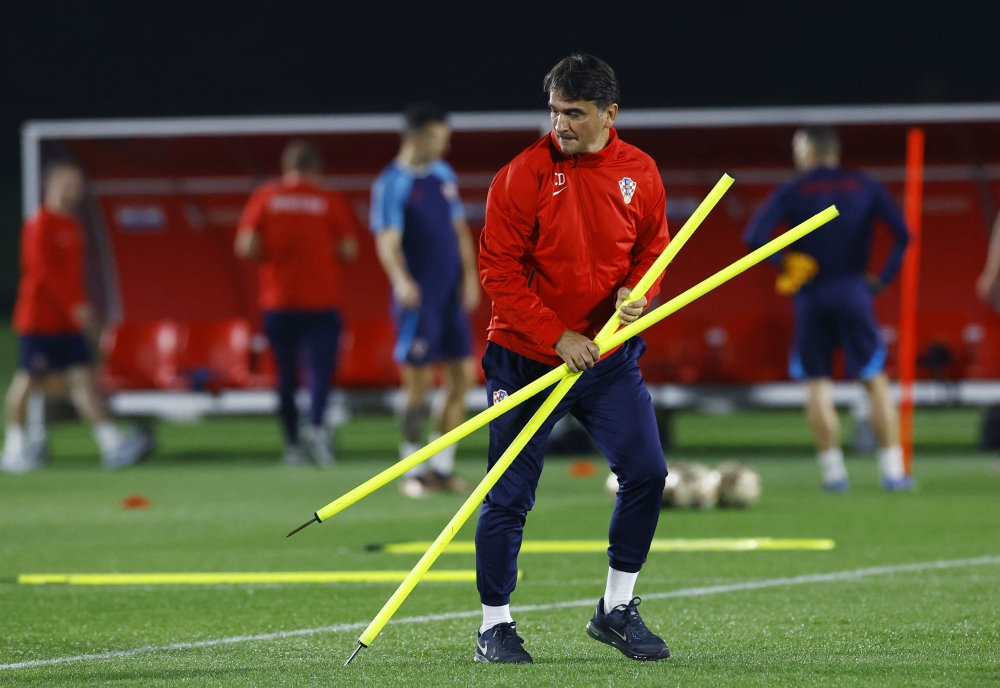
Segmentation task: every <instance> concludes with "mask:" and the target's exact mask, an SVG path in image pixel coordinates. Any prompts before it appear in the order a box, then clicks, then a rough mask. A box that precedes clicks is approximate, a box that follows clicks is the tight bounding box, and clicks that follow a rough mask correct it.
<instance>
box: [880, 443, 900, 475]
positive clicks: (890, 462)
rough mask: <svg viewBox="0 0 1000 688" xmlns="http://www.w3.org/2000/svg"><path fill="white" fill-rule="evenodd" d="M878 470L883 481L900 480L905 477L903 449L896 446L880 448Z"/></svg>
mask: <svg viewBox="0 0 1000 688" xmlns="http://www.w3.org/2000/svg"><path fill="white" fill-rule="evenodd" d="M878 470H879V473H881V474H882V479H883V480H902V479H903V478H904V477H906V468H904V467H903V448H902V447H901V446H899V445H898V444H896V445H893V446H891V447H880V448H879V450H878Z"/></svg>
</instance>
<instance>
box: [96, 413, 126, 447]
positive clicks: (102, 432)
mask: <svg viewBox="0 0 1000 688" xmlns="http://www.w3.org/2000/svg"><path fill="white" fill-rule="evenodd" d="M94 439H95V440H97V446H98V447H100V449H101V453H102V454H112V453H114V452H115V451H117V450H118V447H119V446H121V443H122V433H121V431H120V430H119V429H118V427H117V426H116V425H115V424H114V423H112V422H111V421H104V422H102V423H96V424H95V425H94Z"/></svg>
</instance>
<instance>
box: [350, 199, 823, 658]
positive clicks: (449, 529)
mask: <svg viewBox="0 0 1000 688" xmlns="http://www.w3.org/2000/svg"><path fill="white" fill-rule="evenodd" d="M839 214H840V213H839V212H838V211H837V209H836V207H834V206H830V207H829V208H827V209H826V210H824V211H823V212H821V213H819V214H817V215H815V216H813V217H812V218H810V219H809V220H806V221H805V222H803V223H802V224H800V225H798V226H797V227H795V228H793V229H791V230H789V231H787V232H785V233H784V234H782V235H781V236H780V237H778V238H776V239H774V240H772V241H770V242H768V243H767V244H765V245H764V246H762V247H761V248H759V249H757V250H756V251H754V252H753V253H751V254H749V255H747V256H745V257H743V258H741V259H740V260H738V261H736V262H735V263H733V264H732V265H730V266H729V267H727V268H725V269H723V270H721V271H719V272H717V273H716V274H715V275H713V276H712V277H709V278H708V279H706V280H704V281H703V282H701V283H699V284H698V285H696V286H694V287H692V288H691V289H688V290H687V291H686V292H684V293H683V294H681V295H680V296H678V297H676V298H674V299H671V300H670V301H669V302H667V303H666V304H664V305H663V306H660V307H659V308H657V309H655V310H654V311H653V312H651V313H650V314H648V315H647V316H646V317H644V318H640V319H639V320H637V321H635V322H634V323H632V324H631V325H629V326H627V327H625V328H623V329H621V330H619V331H618V332H616V333H615V334H613V335H611V336H609V337H608V338H607V339H606V340H604V341H602V342H599V343H598V346H600V348H601V351H602V353H603V352H605V351H608V350H610V349H612V348H614V347H615V346H618V345H619V344H621V343H622V342H624V341H625V340H626V339H629V338H631V337H633V336H635V335H637V334H639V332H642V331H643V330H645V329H647V328H648V327H650V326H652V325H654V324H655V323H657V322H659V321H660V320H663V319H664V318H666V317H667V316H668V315H670V314H671V313H674V312H676V311H677V310H679V309H680V308H683V307H684V306H686V305H687V304H689V303H691V302H692V301H694V300H696V299H698V298H700V297H702V296H704V295H705V294H707V293H708V292H710V291H712V290H713V289H715V288H717V287H718V286H720V285H721V284H723V283H725V282H727V281H728V280H730V279H732V278H733V277H735V276H737V275H739V274H740V273H742V272H744V271H746V270H747V269H748V268H750V267H752V266H754V265H756V264H757V263H759V262H761V261H762V260H765V259H766V258H768V257H769V256H771V255H773V254H775V253H777V252H778V251H780V250H781V249H783V248H785V247H786V246H788V245H789V244H791V243H793V242H795V241H797V240H798V239H801V238H802V237H803V236H805V235H806V234H808V233H809V232H812V231H814V230H815V229H817V228H818V227H820V226H822V225H824V224H826V223H827V222H829V221H830V220H832V219H833V218H835V217H837V216H838V215H839ZM595 341H596V340H595ZM580 375H582V373H573V374H571V375H569V376H567V377H566V378H564V379H563V380H562V382H560V383H559V385H558V386H557V387H556V389H555V390H554V391H553V392H552V394H550V395H549V397H548V398H547V399H546V400H545V401H544V402H543V403H542V405H541V407H540V408H539V409H538V411H536V412H535V415H534V416H532V418H531V420H530V421H528V424H527V425H526V426H525V427H524V429H523V430H522V431H521V432H520V433H519V434H518V436H517V437H516V438H515V439H514V441H513V442H512V443H511V445H510V447H508V448H507V451H505V452H504V453H503V455H502V456H501V457H500V459H499V460H498V461H497V462H496V464H495V465H494V466H493V468H492V469H491V470H490V471H489V473H487V474H486V477H485V478H484V479H483V481H482V482H481V483H479V485H478V486H477V487H476V489H475V491H474V492H473V493H472V495H471V496H470V497H469V499H467V500H466V502H465V503H464V504H463V505H462V507H461V508H460V509H459V510H458V513H456V514H455V516H454V517H453V518H452V519H451V521H449V523H448V525H447V526H445V529H444V530H443V531H442V532H441V534H440V535H438V537H437V539H436V540H434V543H433V544H432V545H431V547H430V548H429V549H428V550H427V552H425V553H424V556H422V557H421V558H420V561H418V562H417V565H416V566H414V567H413V570H412V571H410V575H408V576H407V577H406V579H405V580H404V581H403V582H402V583H401V584H400V586H399V588H397V589H396V592H394V593H393V595H392V597H390V598H389V600H388V602H386V603H385V605H384V606H383V607H382V609H381V611H379V613H378V615H377V616H376V617H375V618H374V619H373V620H372V622H371V623H370V624H369V625H368V628H366V629H365V631H364V633H362V634H361V637H360V638H358V646H357V648H355V650H354V652H353V653H352V654H351V656H350V657H349V658H348V659H347V662H345V666H346V665H347V664H350V662H351V660H352V659H354V657H355V656H356V655H357V654H358V652H359V651H360V650H361V648H363V647H368V646H369V645H371V643H372V641H374V639H375V638H376V637H377V636H378V634H379V633H380V632H381V630H382V628H384V627H385V624H386V623H388V622H389V619H391V618H392V615H393V614H395V613H396V610H397V609H399V607H400V605H401V604H402V603H403V601H404V600H405V599H406V598H407V596H408V595H409V594H410V592H411V591H412V590H413V588H414V587H416V585H417V583H418V582H419V581H420V578H421V577H422V576H423V575H424V573H426V571H427V570H428V569H429V568H430V567H431V565H433V563H434V562H435V561H436V560H437V558H438V556H440V555H441V552H443V551H444V548H445V547H447V546H448V543H449V542H451V540H452V538H454V537H455V535H457V534H458V531H459V530H461V528H462V526H463V525H465V522H466V520H468V518H469V516H471V515H472V512H473V511H475V510H476V507H477V506H478V505H479V504H480V503H481V502H482V500H483V499H484V498H485V497H486V495H487V494H488V493H489V491H490V490H491V489H493V486H494V485H495V484H496V483H497V481H498V480H499V479H500V476H502V475H503V473H504V471H505V470H507V468H508V467H509V466H510V464H511V463H513V462H514V459H515V458H517V455H518V454H519V453H520V452H521V450H522V449H523V448H524V446H525V445H526V444H527V443H528V442H529V441H530V440H531V438H532V437H533V436H534V434H535V432H537V430H538V428H540V427H541V425H542V423H544V422H545V419H546V418H548V416H549V414H551V413H552V411H553V410H555V408H556V406H558V404H559V402H560V401H562V399H563V397H564V396H565V395H566V393H567V392H568V391H569V389H570V388H571V387H572V386H573V384H574V383H575V382H576V381H577V379H578V378H579V377H580Z"/></svg>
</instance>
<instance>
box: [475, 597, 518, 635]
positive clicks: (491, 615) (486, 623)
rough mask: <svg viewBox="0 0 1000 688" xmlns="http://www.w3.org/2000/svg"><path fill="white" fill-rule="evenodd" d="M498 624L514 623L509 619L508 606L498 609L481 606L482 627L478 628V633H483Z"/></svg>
mask: <svg viewBox="0 0 1000 688" xmlns="http://www.w3.org/2000/svg"><path fill="white" fill-rule="evenodd" d="M499 623H514V619H512V618H511V617H510V605H509V604H503V605H500V606H499V607H491V606H490V605H488V604H484V605H483V625H482V626H481V627H480V628H479V633H480V634H482V633H485V632H486V631H488V630H490V629H491V628H493V627H494V626H496V625H497V624H499Z"/></svg>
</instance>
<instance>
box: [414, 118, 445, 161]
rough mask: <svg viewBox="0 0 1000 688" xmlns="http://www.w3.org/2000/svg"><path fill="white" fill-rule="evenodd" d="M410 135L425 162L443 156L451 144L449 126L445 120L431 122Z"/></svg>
mask: <svg viewBox="0 0 1000 688" xmlns="http://www.w3.org/2000/svg"><path fill="white" fill-rule="evenodd" d="M410 136H411V137H412V140H413V142H414V144H415V145H416V148H417V151H418V154H419V157H420V159H421V160H423V161H424V162H425V163H427V162H431V161H434V160H437V159H438V158H443V157H444V156H445V154H446V153H447V152H448V148H449V147H450V145H451V127H450V126H448V125H447V124H446V123H445V122H431V123H429V124H427V125H426V126H425V127H424V128H423V129H421V130H420V131H417V132H414V133H412V134H410Z"/></svg>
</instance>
